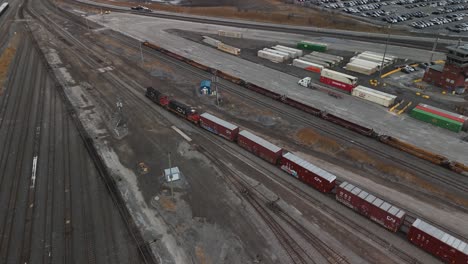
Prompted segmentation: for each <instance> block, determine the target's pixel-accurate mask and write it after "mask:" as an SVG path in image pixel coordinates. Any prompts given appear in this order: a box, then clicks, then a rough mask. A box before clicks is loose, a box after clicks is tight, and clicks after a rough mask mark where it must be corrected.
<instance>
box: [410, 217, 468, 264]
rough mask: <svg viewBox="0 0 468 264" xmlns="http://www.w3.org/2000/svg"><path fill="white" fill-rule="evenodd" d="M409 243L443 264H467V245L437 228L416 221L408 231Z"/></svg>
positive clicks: (419, 220) (418, 220)
mask: <svg viewBox="0 0 468 264" xmlns="http://www.w3.org/2000/svg"><path fill="white" fill-rule="evenodd" d="M408 239H409V241H411V243H413V244H415V245H416V246H418V247H420V248H422V249H424V250H426V251H427V252H429V253H431V254H432V255H434V256H436V257H438V258H439V259H441V260H442V261H444V262H445V263H453V264H466V263H468V244H467V243H466V242H464V241H462V240H460V239H458V238H456V237H454V236H452V235H450V234H448V233H446V232H444V231H442V230H440V229H439V228H437V227H435V226H433V225H431V224H428V223H426V222H424V221H423V220H421V219H416V221H414V223H413V224H412V225H411V227H410V229H409V231H408Z"/></svg>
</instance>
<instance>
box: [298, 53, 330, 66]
mask: <svg viewBox="0 0 468 264" xmlns="http://www.w3.org/2000/svg"><path fill="white" fill-rule="evenodd" d="M304 57H305V58H309V59H313V60H319V61H323V62H326V63H328V64H330V65H331V66H333V65H335V64H336V63H335V61H334V60H332V59H327V58H322V57H318V56H314V55H310V54H309V55H305V56H304Z"/></svg>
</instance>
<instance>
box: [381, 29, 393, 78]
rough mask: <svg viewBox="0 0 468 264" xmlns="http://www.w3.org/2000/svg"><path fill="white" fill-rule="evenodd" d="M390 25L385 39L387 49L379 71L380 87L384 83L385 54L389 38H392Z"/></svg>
mask: <svg viewBox="0 0 468 264" xmlns="http://www.w3.org/2000/svg"><path fill="white" fill-rule="evenodd" d="M390 27H391V26H388V29H387V40H386V41H385V50H384V54H383V57H382V63H381V64H380V71H379V81H380V87H382V85H383V82H382V70H383V65H384V62H385V55H387V48H388V39H389V38H390Z"/></svg>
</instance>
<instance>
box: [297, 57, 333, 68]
mask: <svg viewBox="0 0 468 264" xmlns="http://www.w3.org/2000/svg"><path fill="white" fill-rule="evenodd" d="M299 59H300V60H303V61H308V62H312V63H315V64H318V65H322V66H323V67H327V68H330V64H328V63H326V62H324V61H319V60H315V59H311V58H308V57H300V58H299Z"/></svg>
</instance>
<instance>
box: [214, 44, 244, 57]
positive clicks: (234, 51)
mask: <svg viewBox="0 0 468 264" xmlns="http://www.w3.org/2000/svg"><path fill="white" fill-rule="evenodd" d="M218 49H219V50H222V51H224V52H227V53H230V54H233V55H236V56H239V55H240V52H241V50H240V49H239V48H236V47H233V46H230V45H227V44H224V43H219V44H218Z"/></svg>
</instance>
